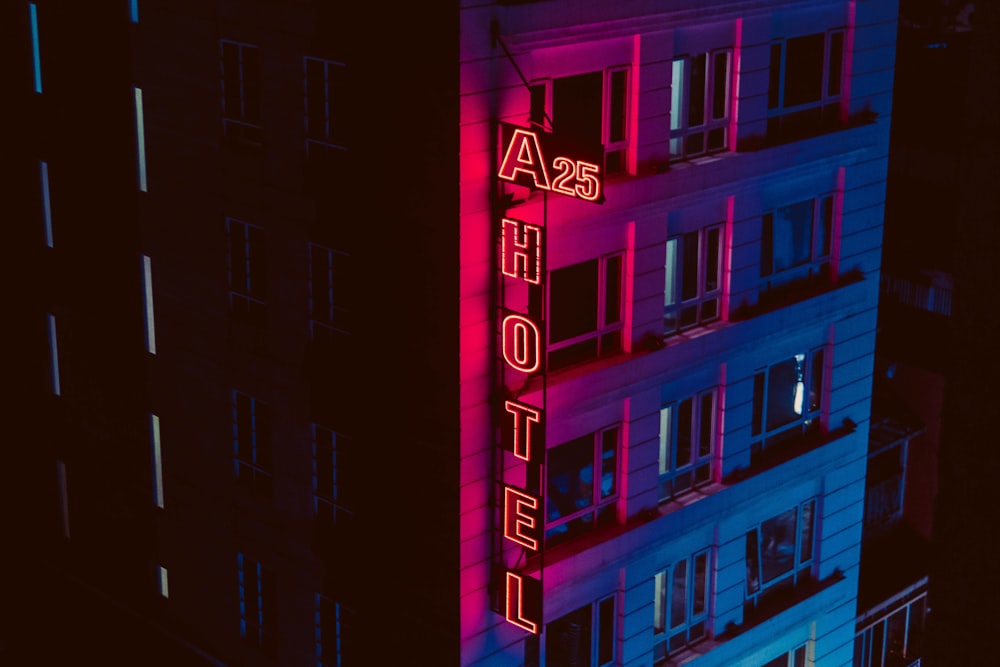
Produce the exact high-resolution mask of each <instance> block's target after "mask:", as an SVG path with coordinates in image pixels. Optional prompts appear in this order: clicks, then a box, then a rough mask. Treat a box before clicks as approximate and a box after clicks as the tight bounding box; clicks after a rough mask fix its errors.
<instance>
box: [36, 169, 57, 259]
mask: <svg viewBox="0 0 1000 667" xmlns="http://www.w3.org/2000/svg"><path fill="white" fill-rule="evenodd" d="M38 178H39V180H40V182H41V186H42V222H43V223H44V224H45V245H46V247H49V248H52V247H54V246H53V242H52V206H51V203H50V200H49V163H48V162H45V161H44V160H42V161H40V162H39V163H38Z"/></svg>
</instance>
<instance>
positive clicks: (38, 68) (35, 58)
mask: <svg viewBox="0 0 1000 667" xmlns="http://www.w3.org/2000/svg"><path fill="white" fill-rule="evenodd" d="M28 21H29V23H30V25H31V63H32V74H33V83H34V91H35V92H36V93H37V94H39V95H41V94H42V54H41V47H40V46H39V44H38V5H37V4H35V3H34V2H29V3H28Z"/></svg>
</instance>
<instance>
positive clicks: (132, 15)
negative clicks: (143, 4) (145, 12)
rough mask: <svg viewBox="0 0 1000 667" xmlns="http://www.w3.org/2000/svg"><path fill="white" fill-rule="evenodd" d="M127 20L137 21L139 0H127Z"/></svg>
mask: <svg viewBox="0 0 1000 667" xmlns="http://www.w3.org/2000/svg"><path fill="white" fill-rule="evenodd" d="M128 20H129V21H131V22H132V23H138V22H139V0H128Z"/></svg>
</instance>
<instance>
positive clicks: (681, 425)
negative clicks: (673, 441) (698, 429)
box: [677, 398, 694, 468]
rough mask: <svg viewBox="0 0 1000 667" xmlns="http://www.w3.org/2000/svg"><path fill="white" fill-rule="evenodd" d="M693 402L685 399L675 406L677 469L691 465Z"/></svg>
mask: <svg viewBox="0 0 1000 667" xmlns="http://www.w3.org/2000/svg"><path fill="white" fill-rule="evenodd" d="M693 418H694V401H693V400H691V399H690V398H686V399H684V400H683V401H681V402H680V404H679V405H678V406H677V467H678V468H683V467H684V466H686V465H689V464H690V463H691V448H692V445H693V440H694V437H693V436H694V431H693V429H694V424H693V423H692V422H693Z"/></svg>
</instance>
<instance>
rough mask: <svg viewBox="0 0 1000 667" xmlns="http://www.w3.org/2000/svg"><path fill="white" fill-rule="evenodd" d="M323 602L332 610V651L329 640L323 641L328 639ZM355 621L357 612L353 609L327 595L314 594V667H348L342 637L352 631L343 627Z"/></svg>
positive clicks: (348, 626) (350, 625)
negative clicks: (347, 630)
mask: <svg viewBox="0 0 1000 667" xmlns="http://www.w3.org/2000/svg"><path fill="white" fill-rule="evenodd" d="M324 602H326V603H327V608H328V609H330V608H332V610H333V630H332V633H331V634H332V635H333V642H332V644H333V648H332V651H331V650H330V646H329V644H330V642H324V639H329V636H327V632H326V631H325V626H324V622H325V619H326V618H328V616H327V614H324V613H323V611H324ZM356 622H357V613H356V612H355V611H354V609H352V608H351V607H349V606H347V605H345V604H343V603H342V602H338V601H337V600H335V599H334V598H332V597H330V596H328V595H323V594H322V593H317V594H316V628H315V640H316V667H348V666H349V665H350V662H349V661H347V660H345V649H344V643H345V641H344V637H345V635H346V636H350V635H351V634H353V633H350V632H345V628H350V627H352V626H354V625H355V623H356ZM324 648H325V650H324Z"/></svg>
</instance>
